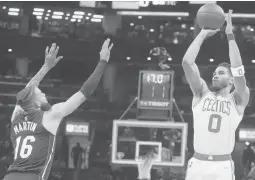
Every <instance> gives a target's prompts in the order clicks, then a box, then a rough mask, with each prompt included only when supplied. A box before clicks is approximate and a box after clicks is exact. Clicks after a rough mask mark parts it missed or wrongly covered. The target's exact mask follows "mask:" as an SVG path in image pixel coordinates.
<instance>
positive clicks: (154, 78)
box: [146, 74, 163, 84]
mask: <svg viewBox="0 0 255 180" xmlns="http://www.w3.org/2000/svg"><path fill="white" fill-rule="evenodd" d="M146 80H147V82H148V83H150V82H151V83H155V84H162V83H163V74H147V78H146Z"/></svg>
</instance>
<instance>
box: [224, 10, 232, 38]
mask: <svg viewBox="0 0 255 180" xmlns="http://www.w3.org/2000/svg"><path fill="white" fill-rule="evenodd" d="M232 12H233V10H232V9H230V10H229V11H228V14H227V17H226V21H227V26H226V29H225V33H226V34H233V25H232Z"/></svg>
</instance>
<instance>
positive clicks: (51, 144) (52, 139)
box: [39, 135, 56, 180]
mask: <svg viewBox="0 0 255 180" xmlns="http://www.w3.org/2000/svg"><path fill="white" fill-rule="evenodd" d="M55 144H56V136H54V135H51V137H50V138H49V149H48V152H50V153H49V154H48V157H47V160H46V163H45V166H44V169H43V170H42V172H41V173H40V174H41V176H39V177H41V178H40V179H42V180H44V179H45V175H46V172H47V170H48V168H49V167H50V162H51V161H52V159H53V157H54V151H55Z"/></svg>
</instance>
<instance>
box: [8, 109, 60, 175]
mask: <svg viewBox="0 0 255 180" xmlns="http://www.w3.org/2000/svg"><path fill="white" fill-rule="evenodd" d="M43 113H44V112H43V111H35V112H33V113H32V114H30V115H28V116H25V115H19V116H17V117H15V118H14V120H13V122H12V125H11V141H12V145H13V148H14V162H13V164H12V165H11V166H10V167H9V169H8V173H10V172H28V173H36V174H37V175H38V176H39V178H38V179H43V180H44V179H45V180H46V179H47V178H48V175H49V172H50V169H51V164H52V161H53V158H54V150H55V141H56V136H54V135H52V134H51V133H50V132H48V131H47V130H46V129H45V128H44V127H43V125H42V118H43Z"/></svg>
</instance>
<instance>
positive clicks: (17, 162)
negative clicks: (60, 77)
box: [4, 39, 113, 180]
mask: <svg viewBox="0 0 255 180" xmlns="http://www.w3.org/2000/svg"><path fill="white" fill-rule="evenodd" d="M109 43H110V40H109V39H107V40H106V41H105V42H104V44H103V46H102V49H101V52H100V61H99V63H98V65H97V67H96V69H95V70H94V72H93V73H92V75H91V76H90V77H89V78H88V79H87V80H86V82H85V83H84V84H83V86H82V87H81V89H80V90H79V91H78V92H77V93H75V94H74V95H73V96H72V97H70V98H69V99H68V100H67V101H66V102H62V103H58V104H55V105H53V106H52V107H51V106H50V105H49V103H48V101H47V99H46V97H45V94H43V93H42V92H41V91H40V89H39V88H38V87H37V86H35V85H34V84H33V83H31V84H29V85H28V86H27V87H26V88H24V89H23V90H22V91H21V92H19V93H18V95H17V103H18V104H19V105H20V107H21V108H22V109H23V110H24V112H23V113H20V114H19V115H18V116H14V119H13V121H12V127H11V140H12V143H13V147H14V149H15V157H14V162H13V164H12V165H11V166H10V167H9V170H8V174H7V175H6V176H5V178H4V180H17V179H19V180H46V179H47V178H48V175H49V171H50V168H51V164H52V160H53V156H54V150H55V137H56V136H55V135H56V133H57V130H58V127H59V124H60V123H61V120H62V119H63V118H64V117H65V116H67V115H69V114H71V113H72V112H73V111H74V110H75V109H77V108H78V107H79V106H80V105H81V104H82V103H83V102H84V101H85V100H86V98H88V97H89V96H90V95H91V94H92V93H93V92H94V90H95V89H96V87H97V85H98V83H99V81H100V79H101V76H102V74H103V72H104V69H105V67H106V65H107V62H108V61H109V58H110V51H111V49H112V46H113V45H111V46H110V47H109ZM50 53H51V52H50ZM52 53H53V52H52Z"/></svg>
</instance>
